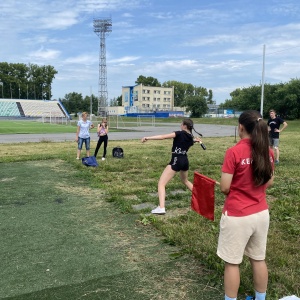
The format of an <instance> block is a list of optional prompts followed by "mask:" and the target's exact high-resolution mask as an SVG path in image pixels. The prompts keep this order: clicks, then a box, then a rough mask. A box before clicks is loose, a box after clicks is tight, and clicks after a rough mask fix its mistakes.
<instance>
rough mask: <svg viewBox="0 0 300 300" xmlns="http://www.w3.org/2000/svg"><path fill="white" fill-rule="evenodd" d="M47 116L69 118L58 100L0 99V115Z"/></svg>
mask: <svg viewBox="0 0 300 300" xmlns="http://www.w3.org/2000/svg"><path fill="white" fill-rule="evenodd" d="M49 116H50V117H51V116H52V117H60V118H67V119H70V115H69V114H68V112H67V111H66V109H65V108H64V106H63V104H62V103H61V102H60V101H59V100H24V99H0V117H33V118H37V117H49Z"/></svg>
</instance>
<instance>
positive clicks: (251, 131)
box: [217, 110, 274, 300]
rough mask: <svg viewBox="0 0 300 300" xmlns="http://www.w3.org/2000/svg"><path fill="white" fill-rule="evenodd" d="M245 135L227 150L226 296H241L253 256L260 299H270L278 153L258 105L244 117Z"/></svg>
mask: <svg viewBox="0 0 300 300" xmlns="http://www.w3.org/2000/svg"><path fill="white" fill-rule="evenodd" d="M238 132H239V136H240V138H241V140H240V141H239V142H238V143H237V144H236V145H235V146H233V147H232V148H230V149H228V150H227V151H226V154H225V158H224V163H223V166H222V176H221V183H220V187H221V192H222V193H224V194H225V195H226V200H225V204H224V208H223V213H222V218H221V221H220V235H219V242H218V250H217V254H218V256H219V257H220V258H222V259H223V260H224V261H225V271H224V287H225V300H236V299H237V293H238V288H239V284H240V273H239V264H240V263H241V262H242V260H243V255H244V254H245V255H246V256H248V257H249V259H250V263H251V266H252V271H253V281H254V288H255V300H264V299H265V298H266V290H267V284H268V270H267V266H266V263H265V254H266V244H267V235H268V229H269V211H268V204H267V201H266V189H267V188H268V187H269V186H270V185H271V184H272V183H273V169H274V154H273V151H272V150H271V149H270V148H269V139H268V125H267V123H266V122H264V121H263V120H262V118H261V115H260V114H259V113H258V112H257V111H254V110H248V111H245V112H243V113H242V114H241V115H240V117H239V125H238Z"/></svg>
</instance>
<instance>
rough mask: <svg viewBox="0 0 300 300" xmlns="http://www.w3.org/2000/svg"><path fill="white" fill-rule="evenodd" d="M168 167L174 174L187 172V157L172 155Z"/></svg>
mask: <svg viewBox="0 0 300 300" xmlns="http://www.w3.org/2000/svg"><path fill="white" fill-rule="evenodd" d="M169 165H171V168H172V170H173V171H175V172H179V171H187V170H188V169H189V160H188V157H187V155H177V156H175V155H172V158H171V161H170V162H169Z"/></svg>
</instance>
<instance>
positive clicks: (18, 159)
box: [0, 119, 300, 300]
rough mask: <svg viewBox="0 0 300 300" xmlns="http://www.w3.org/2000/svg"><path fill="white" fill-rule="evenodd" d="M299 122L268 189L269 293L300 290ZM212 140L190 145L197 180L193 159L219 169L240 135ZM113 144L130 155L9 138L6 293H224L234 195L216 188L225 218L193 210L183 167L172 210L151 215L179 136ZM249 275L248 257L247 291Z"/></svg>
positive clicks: (1, 166) (1, 293) (285, 141)
mask: <svg viewBox="0 0 300 300" xmlns="http://www.w3.org/2000/svg"><path fill="white" fill-rule="evenodd" d="M227 120H228V119H226V120H224V122H227ZM197 121H198V120H197ZM200 121H201V120H199V122H200ZM226 124H227V123H226ZM288 124H289V126H288V128H287V129H286V130H285V131H284V132H283V133H282V135H281V139H280V149H281V157H280V165H278V166H276V170H275V181H274V185H273V186H272V187H271V188H270V189H269V190H268V198H267V199H268V203H269V205H270V213H271V224H270V231H269V240H268V248H267V264H268V267H269V272H270V273H269V289H268V299H279V298H281V297H283V296H286V295H292V294H294V295H298V297H299V296H300V281H299V278H300V251H299V250H300V249H299V245H300V217H299V216H300V205H299V196H300V195H299V193H300V192H299V191H300V189H299V177H300V170H299V166H298V165H299V161H300V153H299V148H300V141H299V137H300V134H299V132H298V131H299V128H300V126H299V125H300V122H299V121H293V122H291V121H289V122H288ZM228 125H229V124H228ZM11 127H12V128H13V125H11ZM72 132H74V131H72ZM205 144H206V146H207V150H206V151H203V150H202V149H201V148H200V147H192V148H191V150H190V151H189V160H190V179H191V180H192V177H193V170H197V171H199V172H201V173H203V174H205V175H207V176H209V177H211V178H213V179H216V180H219V179H220V168H221V164H222V160H223V157H224V152H225V150H226V149H227V148H228V147H230V146H232V145H234V138H233V137H226V138H205ZM114 146H121V147H122V148H123V149H124V151H125V158H124V159H113V158H112V157H111V156H108V158H107V160H106V161H104V162H102V161H100V166H99V167H98V168H86V167H84V166H83V165H82V164H81V163H80V162H79V161H76V160H74V153H76V147H75V146H74V143H71V142H65V143H51V142H41V143H26V144H0V151H1V157H0V188H1V194H2V196H1V201H0V203H1V204H0V209H1V215H2V217H1V222H0V227H1V232H2V235H1V241H0V253H1V257H2V258H3V259H2V268H1V270H2V274H3V275H2V276H1V279H0V280H1V282H0V299H28V300H29V299H192V300H193V299H200V300H201V299H216V300H218V299H220V300H221V299H223V288H222V275H223V263H222V261H221V260H220V259H219V258H218V257H217V255H216V246H217V238H218V231H219V229H218V227H219V224H218V223H219V219H220V215H221V208H222V205H223V202H224V197H223V195H222V194H221V193H220V192H219V191H218V189H216V210H215V214H216V221H215V222H211V221H208V220H206V219H204V218H202V217H200V216H199V215H197V214H195V213H194V212H193V211H191V210H190V209H189V206H190V199H191V195H190V192H189V191H187V190H186V189H185V188H184V187H183V186H182V184H181V183H180V180H179V179H178V178H174V180H173V181H171V182H170V184H169V185H168V186H167V210H168V213H167V215H165V216H164V217H160V216H157V217H154V216H151V215H149V214H148V213H149V211H150V208H149V207H151V206H152V207H154V206H155V205H157V201H158V200H157V194H156V192H157V181H158V178H159V176H160V174H161V172H162V170H163V168H164V167H165V165H166V164H167V163H168V161H169V152H170V148H171V141H162V142H158V141H149V142H148V143H146V144H141V143H140V141H138V140H132V141H116V142H113V141H111V142H109V149H108V153H111V149H112V148H113V147H114ZM93 147H95V144H92V148H93ZM136 205H137V206H139V205H146V207H145V208H144V209H142V210H139V211H136V210H135V209H134V207H135V206H136ZM147 205H148V206H147ZM160 234H162V235H163V237H161V236H160ZM110 267H111V268H110ZM250 274H251V271H250V266H249V264H248V262H247V261H246V260H245V261H244V262H243V264H242V265H241V289H240V295H241V297H240V298H241V299H243V298H245V295H246V294H253V290H252V281H251V275H250Z"/></svg>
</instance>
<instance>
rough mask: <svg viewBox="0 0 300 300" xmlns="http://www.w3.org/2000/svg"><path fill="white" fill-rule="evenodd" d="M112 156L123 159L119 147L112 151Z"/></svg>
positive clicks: (122, 153) (122, 152) (121, 150)
mask: <svg viewBox="0 0 300 300" xmlns="http://www.w3.org/2000/svg"><path fill="white" fill-rule="evenodd" d="M112 156H113V157H116V158H123V157H124V151H123V149H122V148H121V147H115V148H113V149H112Z"/></svg>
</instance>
